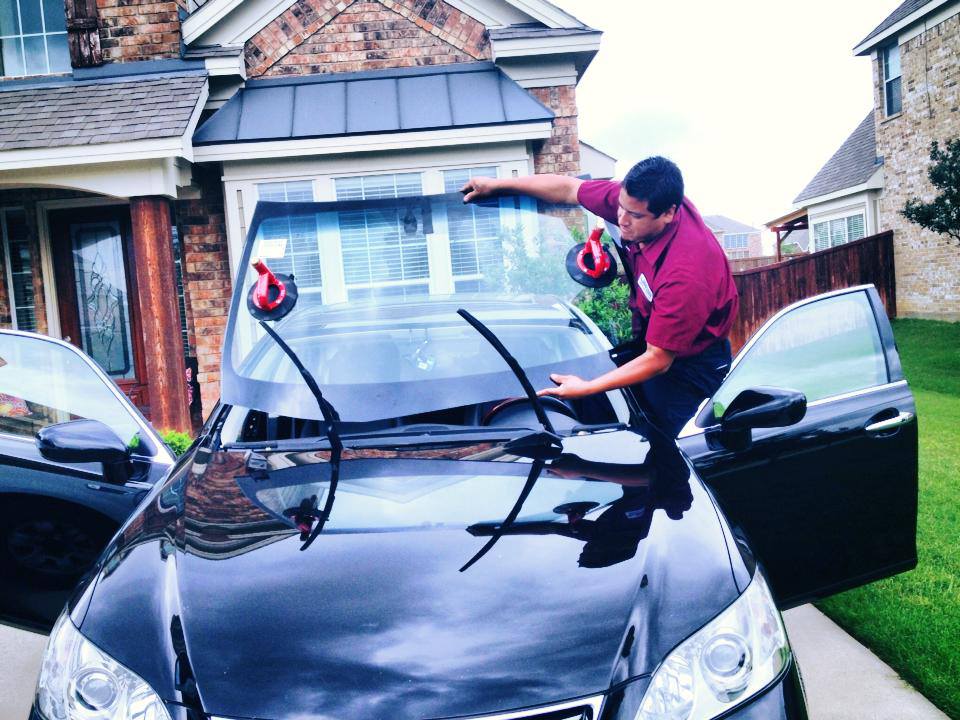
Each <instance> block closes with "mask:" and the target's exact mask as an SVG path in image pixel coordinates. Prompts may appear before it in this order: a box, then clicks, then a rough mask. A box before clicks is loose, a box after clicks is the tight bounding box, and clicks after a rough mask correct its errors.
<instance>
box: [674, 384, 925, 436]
mask: <svg viewBox="0 0 960 720" xmlns="http://www.w3.org/2000/svg"><path fill="white" fill-rule="evenodd" d="M898 387H907V381H906V380H897V381H895V382H892V383H885V384H883V385H874V386H873V387H868V388H863V389H862V390H851V391H850V392H846V393H840V394H838V395H830V396H829V397H825V398H820V399H819V400H814V401H813V402H809V403H807V407H808V408H812V407H817V406H818V405H826V404H827V403H830V402H837V401H838V400H847V399H849V398H855V397H860V396H862V395H869V394H871V393H875V392H880V391H881V390H892V389H894V388H898ZM711 399H712V398H707V399H706V400H704V401H703V402H702V403H701V404H700V407H699V408H697V413H696V414H695V415H694V416H693V417H692V418H690V419H689V420H688V421H687V424H686V425H684V426H683V430H681V431H680V434H679V435H677V439H678V440H680V439H682V438H687V437H693V436H695V435H701V434H703V433H704V432H706V431H707V430H708V429H709V428H703V427H700V426H699V425H697V424H696V421H697V417H698V416H699V415H700V413H701V412H703V407H704V405H705V404H706V403H708V402H710V400H711ZM901 414H903V413H901ZM907 414H909V413H907ZM904 422H908V421H906V420H905V421H904ZM901 424H902V423H901ZM871 427H872V426H871ZM867 430H868V431H869V430H870V428H869V427H868V428H867Z"/></svg>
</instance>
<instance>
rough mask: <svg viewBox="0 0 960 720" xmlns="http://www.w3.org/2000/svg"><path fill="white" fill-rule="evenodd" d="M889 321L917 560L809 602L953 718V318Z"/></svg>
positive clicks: (956, 435)
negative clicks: (902, 379)
mask: <svg viewBox="0 0 960 720" xmlns="http://www.w3.org/2000/svg"><path fill="white" fill-rule="evenodd" d="M893 331H894V335H895V337H896V339H897V346H898V348H899V350H900V359H901V361H902V363H903V369H904V372H905V374H906V376H907V380H908V381H909V383H910V387H911V389H912V390H913V394H914V397H915V398H916V401H917V416H918V419H919V423H920V425H919V431H920V497H919V516H918V519H917V555H918V559H919V562H918V565H917V568H916V569H915V570H912V571H910V572H908V573H904V574H901V575H898V576H896V577H892V578H888V579H886V580H881V581H879V582H875V583H871V584H869V585H866V586H864V587H861V588H856V589H854V590H850V591H848V592H845V593H842V594H840V595H837V596H835V597H832V598H828V599H827V600H824V601H821V602H820V603H818V607H819V608H820V609H821V610H822V611H823V612H824V613H826V614H827V615H828V616H829V617H831V618H833V620H835V621H836V622H837V623H838V624H839V625H840V626H841V627H843V628H844V629H845V630H846V631H847V632H848V633H850V634H851V635H853V636H854V637H855V638H857V639H858V640H859V641H861V642H862V643H863V644H865V645H866V646H867V647H869V648H870V649H871V650H873V652H874V653H876V654H877V655H878V656H879V657H880V658H881V659H882V660H883V661H884V662H886V663H887V664H888V665H890V666H891V667H892V668H893V669H894V670H896V671H897V672H898V673H899V674H900V676H901V677H902V678H903V679H905V680H906V681H907V682H909V683H910V684H911V685H913V686H914V687H915V688H916V689H917V690H919V691H920V692H921V693H923V694H924V695H926V696H927V697H928V698H929V699H930V701H931V702H933V703H934V704H935V705H937V706H938V707H940V708H941V709H942V710H943V711H944V712H945V713H946V714H947V715H949V716H950V717H953V718H960V682H958V678H960V652H958V649H960V323H946V322H937V321H933V320H896V321H894V323H893Z"/></svg>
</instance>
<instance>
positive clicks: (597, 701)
mask: <svg viewBox="0 0 960 720" xmlns="http://www.w3.org/2000/svg"><path fill="white" fill-rule="evenodd" d="M603 698H604V696H603V695H594V696H593V697H587V698H581V699H580V700H569V701H567V702H563V703H557V704H556V705H541V706H540V707H535V708H528V709H526V710H515V711H511V712H505V713H497V714H495V715H470V716H466V717H464V718H463V720H521V719H522V718H533V717H537V716H538V715H552V714H554V713H558V712H563V711H564V710H576V709H581V708H582V709H589V710H590V716H589V718H586V719H585V720H597V718H599V717H600V710H601V708H602V707H603ZM570 717H574V715H573V714H571V715H570ZM210 720H234V719H233V718H229V717H226V716H223V715H211V716H210Z"/></svg>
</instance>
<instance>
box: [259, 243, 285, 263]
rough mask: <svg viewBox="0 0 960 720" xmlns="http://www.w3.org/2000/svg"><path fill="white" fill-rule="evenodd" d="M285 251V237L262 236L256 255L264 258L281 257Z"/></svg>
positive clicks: (274, 258) (273, 258)
mask: <svg viewBox="0 0 960 720" xmlns="http://www.w3.org/2000/svg"><path fill="white" fill-rule="evenodd" d="M286 252H287V239H286V238H269V239H268V238H262V239H261V240H260V244H259V245H258V246H257V255H259V256H260V257H261V258H263V259H265V260H276V259H277V258H282V257H283V256H284V255H285V254H286Z"/></svg>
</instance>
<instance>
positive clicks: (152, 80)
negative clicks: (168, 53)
mask: <svg viewBox="0 0 960 720" xmlns="http://www.w3.org/2000/svg"><path fill="white" fill-rule="evenodd" d="M206 82H207V77H206V74H205V73H203V72H188V73H179V74H164V75H145V76H136V77H129V76H127V77H123V78H122V79H103V80H89V81H81V82H77V81H75V80H70V79H66V80H65V81H64V82H60V83H41V84H36V85H30V86H23V85H13V86H10V87H3V86H2V85H0V151H3V150H25V149H33V148H52V147H65V146H71V145H99V144H102V143H112V142H124V141H129V140H146V139H155V138H166V137H177V136H180V135H183V134H184V133H185V132H186V131H187V126H188V125H189V122H190V117H191V115H192V114H193V112H194V110H195V109H196V107H197V103H198V102H199V100H200V97H201V95H202V92H203V87H204V85H205V83H206Z"/></svg>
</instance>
